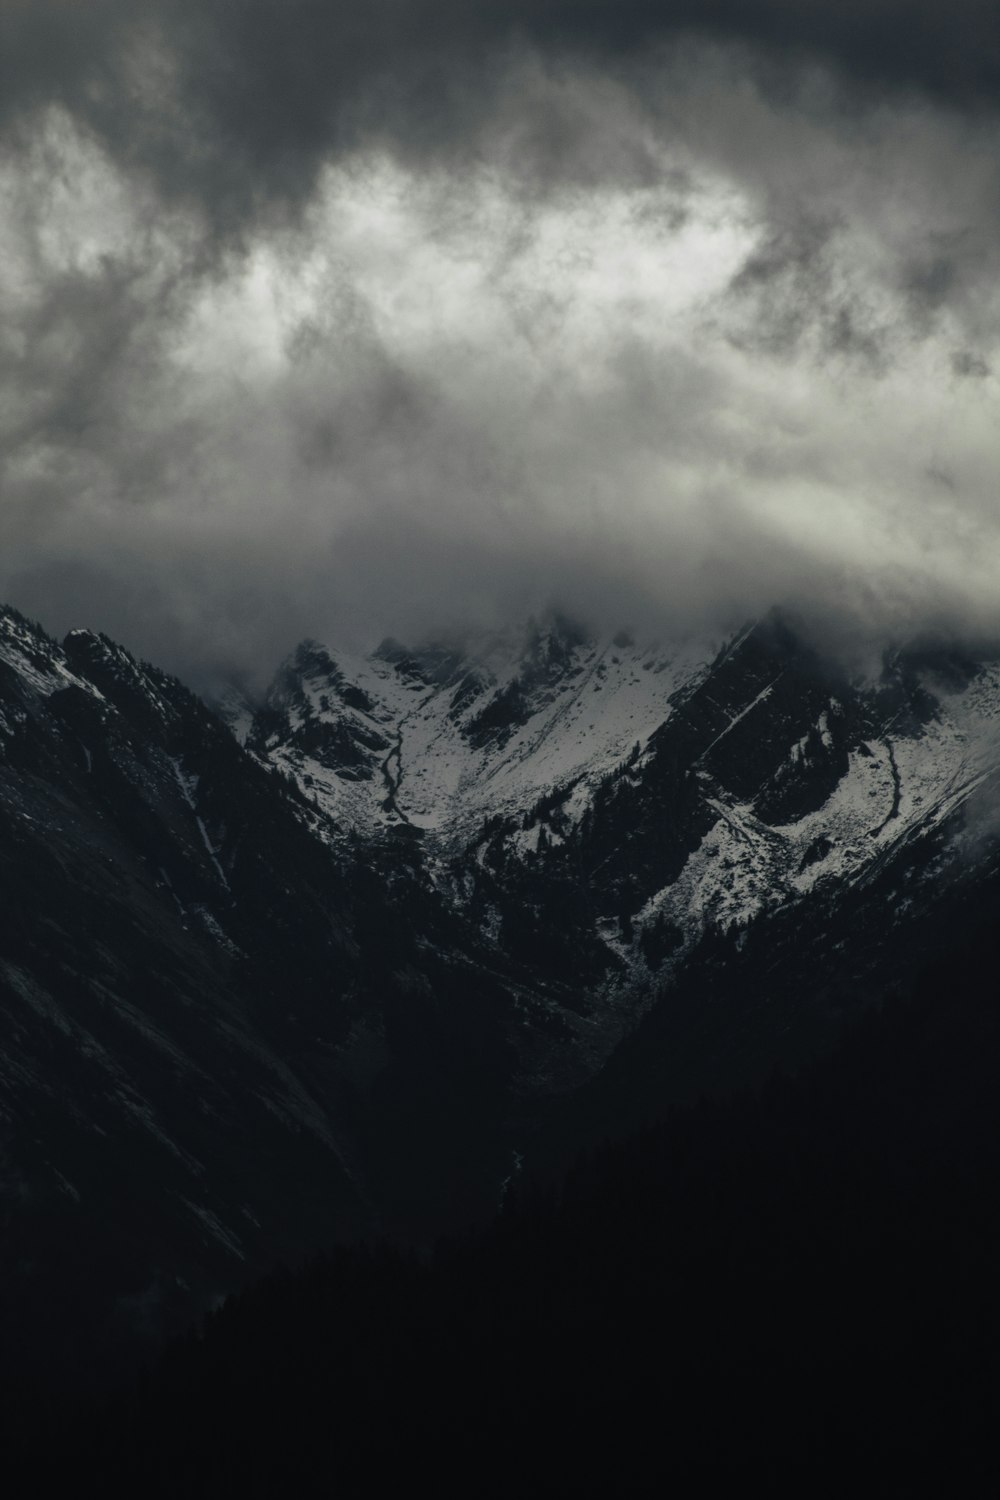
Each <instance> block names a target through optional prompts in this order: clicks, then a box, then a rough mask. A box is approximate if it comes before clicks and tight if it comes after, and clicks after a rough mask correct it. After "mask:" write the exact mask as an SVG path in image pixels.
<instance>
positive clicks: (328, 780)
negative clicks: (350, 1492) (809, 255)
mask: <svg viewBox="0 0 1000 1500" xmlns="http://www.w3.org/2000/svg"><path fill="white" fill-rule="evenodd" d="M217 708H218V713H216V712H213V711H212V710H211V709H210V708H208V707H206V705H205V704H204V703H202V702H201V701H200V700H199V699H198V698H197V697H195V695H194V694H192V693H191V692H189V691H188V690H187V689H186V688H185V687H184V686H183V685H181V684H180V683H178V682H177V681H176V680H175V679H172V678H170V677H169V676H167V675H165V674H164V673H162V672H160V671H159V670H157V669H156V668H155V667H152V666H150V665H149V664H147V663H143V662H140V661H137V660H136V659H135V658H134V657H132V656H131V655H130V654H129V653H128V652H127V651H126V650H125V649H124V648H122V647H121V646H119V645H117V644H115V643H114V642H112V641H110V640H108V639H107V638H106V637H103V636H100V635H95V634H92V633H90V632H87V631H74V632H73V633H72V634H71V635H70V636H68V637H67V639H66V640H65V641H63V642H62V643H59V642H56V641H55V640H53V639H52V638H50V637H49V636H48V635H47V634H46V633H45V631H44V630H43V629H41V628H40V627H38V626H36V625H33V624H32V623H31V622H29V621H27V620H25V619H24V618H23V617H21V616H20V615H18V614H17V613H16V612H15V611H12V610H2V611H0V897H2V900H3V911H4V920H3V923H2V925H0V1028H2V1038H3V1040H2V1046H0V1147H2V1158H0V1159H2V1164H3V1165H2V1174H0V1213H2V1215H3V1223H4V1225H5V1232H4V1238H3V1250H2V1253H3V1256H4V1263H3V1267H2V1269H3V1281H2V1285H3V1287H4V1294H3V1297H2V1299H0V1302H2V1306H0V1313H2V1315H3V1317H4V1318H5V1319H6V1321H7V1324H8V1344H9V1345H10V1346H13V1345H12V1344H11V1340H16V1339H17V1338H27V1337H28V1336H29V1333H30V1337H31V1339H32V1340H33V1341H34V1344H35V1346H36V1347H37V1348H38V1350H39V1351H40V1358H44V1359H49V1358H55V1359H57V1360H58V1361H59V1362H60V1363H62V1364H64V1365H66V1366H67V1367H69V1366H70V1365H71V1364H72V1362H73V1360H74V1359H76V1360H78V1361H90V1360H92V1358H93V1355H94V1350H95V1348H99V1347H100V1343H101V1339H102V1338H104V1339H105V1342H106V1344H107V1346H108V1348H109V1349H111V1348H113V1347H114V1346H115V1344H116V1340H117V1339H118V1338H119V1335H120V1334H121V1333H122V1331H123V1330H124V1329H126V1328H132V1329H135V1328H140V1329H141V1328H145V1329H147V1330H148V1332H149V1334H150V1336H151V1337H154V1338H157V1337H160V1336H161V1335H162V1334H163V1333H164V1332H165V1331H166V1330H168V1329H169V1328H170V1327H173V1326H177V1324H178V1323H179V1322H183V1320H184V1319H185V1318H186V1317H187V1316H189V1315H190V1313H191V1312H192V1311H193V1310H196V1309H197V1308H199V1307H204V1306H205V1305H207V1304H208V1303H210V1302H211V1301H212V1299H213V1298H214V1297H217V1296H219V1295H221V1294H222V1293H224V1292H225V1291H226V1290H228V1289H229V1288H231V1287H234V1286H237V1285H242V1284H244V1283H245V1282H247V1281H249V1280H252V1279H253V1277H254V1276H255V1275H257V1274H258V1273H259V1272H260V1271H261V1270H263V1269H266V1268H267V1267H268V1266H270V1265H271V1264H272V1263H273V1261H274V1260H275V1259H276V1258H283V1259H286V1260H292V1261H294V1260H296V1259H298V1258H300V1257H301V1256H302V1255H303V1254H307V1253H309V1252H311V1251H313V1250H315V1249H318V1248H319V1247H320V1246H321V1245H323V1244H331V1243H335V1242H338V1241H343V1240H351V1239H355V1238H357V1237H358V1236H359V1235H367V1234H388V1235H391V1236H395V1237H398V1238H402V1239H404V1240H408V1241H411V1242H416V1243H417V1244H418V1245H421V1246H426V1245H427V1244H429V1243H430V1242H431V1241H432V1240H433V1239H434V1237H435V1236H436V1235H437V1234H439V1233H441V1232H442V1231H458V1230H461V1229H463V1228H464V1227H465V1226H466V1225H467V1224H468V1223H470V1222H472V1221H473V1220H484V1219H488V1218H489V1216H490V1215H491V1214H492V1213H493V1212H494V1211H495V1209H496V1207H497V1205H498V1204H499V1202H500V1200H501V1197H502V1195H503V1193H504V1191H505V1190H506V1189H505V1184H509V1182H510V1180H511V1179H512V1178H513V1177H516V1174H517V1172H518V1170H519V1166H520V1163H521V1162H522V1161H523V1160H524V1159H527V1160H528V1162H529V1163H531V1164H532V1165H533V1166H534V1167H535V1168H536V1169H537V1170H542V1171H549V1170H557V1169H558V1168H559V1166H560V1164H561V1163H563V1162H565V1161H566V1160H567V1159H569V1158H570V1157H571V1156H572V1155H573V1153H574V1151H575V1150H576V1148H577V1146H578V1145H579V1144H580V1142H582V1141H585V1140H587V1139H590V1138H592V1137H594V1136H595V1135H597V1136H600V1135H602V1134H616V1133H621V1132H623V1131H627V1130H628V1129H629V1128H631V1127H632V1126H634V1125H635V1124H636V1122H637V1117H638V1115H639V1114H641V1113H645V1114H648V1115H650V1116H653V1115H655V1114H657V1113H658V1112H659V1111H660V1110H661V1109H662V1108H663V1107H664V1106H666V1105H667V1104H669V1103H671V1102H677V1101H683V1100H687V1099H690V1098H692V1097H697V1096H698V1095H699V1094H701V1093H702V1092H709V1093H720V1092H724V1091H725V1090H727V1089H728V1088H730V1087H732V1086H733V1085H738V1084H743V1083H754V1082H757V1081H759V1080H760V1079H762V1078H764V1077H766V1076H767V1075H768V1073H769V1072H771V1071H772V1070H773V1068H774V1067H775V1066H776V1065H786V1066H788V1067H791V1068H795V1067H797V1066H799V1065H800V1064H801V1063H802V1061H803V1060H804V1059H805V1058H807V1057H808V1056H810V1055H811V1054H812V1053H814V1052H816V1051H821V1050H824V1049H827V1048H829V1046H830V1045H832V1043H833V1041H834V1040H835V1039H836V1036H837V1035H838V1034H839V1031H840V1029H841V1028H842V1025H843V1023H844V1020H845V1017H848V1016H850V1015H851V1014H852V1013H853V1012H855V1011H857V1010H859V1009H862V1008H863V1007H864V1006H865V1005H866V1004H867V1003H868V1002H869V1001H870V1000H871V999H873V998H875V997H877V996H878V995H880V994H881V993H883V992H884V990H885V988H886V987H887V986H892V985H896V986H898V985H899V984H902V983H904V982H906V979H907V975H909V974H912V972H913V970H914V969H915V968H916V967H917V966H919V965H920V964H921V963H922V962H923V961H924V960H925V959H926V957H927V956H928V954H932V953H933V952H934V951H935V950H937V949H940V948H942V947H943V946H945V945H946V944H947V943H952V944H953V943H955V942H960V941H961V935H962V932H963V930H964V926H963V924H966V923H967V922H968V921H971V920H972V917H973V916H975V917H976V919H977V920H980V919H982V918H983V917H984V915H986V914H988V913H989V911H990V910H992V909H993V907H994V906H995V901H996V896H997V882H998V843H997V837H996V817H995V807H996V779H997V771H998V767H1000V665H998V661H997V659H996V657H995V656H994V655H992V654H990V653H989V652H985V651H977V652H974V653H970V652H969V651H968V650H962V649H959V648H958V647H956V646H953V645H950V644H944V643H941V642H935V643H924V644H917V645H911V646H910V647H908V648H906V649H904V650H895V651H892V652H887V653H886V655H885V657H884V659H883V660H882V661H881V662H880V664H879V665H878V667H877V668H876V669H873V670H871V671H869V672H868V673H867V674H864V675H856V674H852V673H850V672H848V671H847V670H846V669H845V668H843V667H842V666H839V665H838V664H837V663H836V662H831V661H830V660H828V659H827V658H826V657H825V656H824V655H823V654H821V653H819V652H817V650H816V649H815V648H814V647H813V646H811V645H810V644H809V642H808V640H807V639H806V638H805V637H804V635H803V634H802V632H800V631H797V630H795V629H794V628H793V627H792V626H791V625H790V624H789V623H788V622H787V621H786V620H784V619H783V618H782V617H781V616H779V615H772V616H769V617H768V618H766V619H764V620H762V621H760V622H757V623H756V624H754V625H751V626H747V627H746V628H744V629H743V630H741V631H740V632H738V633H737V634H735V635H734V636H732V637H731V638H730V639H728V640H724V641H720V642H710V641H703V640H697V639H689V640H686V641H681V642H674V643H659V644H656V643H652V642H643V641H640V640H638V639H635V638H634V637H633V636H632V635H630V634H629V633H627V632H621V633H619V634H617V635H615V636H613V637H610V636H609V637H606V638H605V637H595V636H594V635H593V634H592V633H590V632H588V631H586V630H584V629H583V628H582V627H580V626H578V625H576V624H573V623H572V622H569V621H567V620H565V619H564V618H561V617H560V616H558V615H556V614H552V615H550V616H548V617H546V618H544V619H542V620H539V621H533V622H529V624H528V625H527V626H525V627H523V628H519V629H509V630H506V631H503V632H498V633H495V634H492V635H487V634H480V635H478V636H471V637H469V638H468V639H465V640H461V641H459V640H449V641H444V642H432V643H430V644H425V645H423V646H422V647H419V648H416V649H412V650H409V649H404V648H403V647H402V646H400V645H399V644H398V643H396V642H393V641H387V642H383V643H382V645H381V646H380V647H379V648H378V649H377V650H375V651H374V652H372V653H371V654H370V655H369V656H358V655H356V654H354V655H352V654H349V653H346V652H343V651H338V650H336V649H334V648H333V647H323V646H320V645H318V644H317V643H315V642H305V643H303V644H302V645H301V646H300V647H299V648H298V649H297V650H296V651H295V652H294V653H293V654H292V656H291V657H290V658H289V659H288V661H287V662H286V663H285V664H284V665H283V666H282V667H281V668H280V670H279V671H278V673H277V675H276V677H275V679H274V682H273V684H272V686H271V687H270V689H269V690H268V691H267V693H266V694H265V695H264V696H263V699H262V701H260V702H252V701H250V699H249V698H248V697H247V695H246V693H245V692H236V691H234V692H233V693H230V694H229V695H228V696H227V698H226V699H225V700H224V701H220V702H219V703H218V705H217ZM224 720H225V722H223V721H224ZM227 725H228V727H227ZM67 1245H72V1247H73V1253H72V1256H71V1257H67V1254H66V1247H67ZM101 1330H105V1332H104V1333H102V1332H101Z"/></svg>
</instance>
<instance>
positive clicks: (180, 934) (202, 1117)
mask: <svg viewBox="0 0 1000 1500" xmlns="http://www.w3.org/2000/svg"><path fill="white" fill-rule="evenodd" d="M0 634H2V646H3V648H4V649H3V657H2V659H0V672H2V681H0V716H2V732H0V903H2V907H0V909H2V912H3V920H2V927H0V1028H2V1036H3V1041H2V1051H0V1083H2V1097H0V1109H2V1115H0V1141H2V1149H3V1161H4V1170H3V1181H2V1188H0V1194H2V1200H0V1201H2V1209H0V1212H2V1215H3V1223H4V1234H3V1240H2V1254H3V1257H4V1264H3V1300H4V1303H5V1305H6V1307H7V1311H8V1315H9V1316H11V1317H14V1318H15V1320H16V1321H17V1322H18V1323H19V1324H20V1323H22V1322H23V1323H24V1324H25V1327H26V1328H32V1333H31V1337H32V1338H34V1339H35V1340H36V1341H37V1343H38V1345H39V1347H40V1348H41V1347H50V1345H49V1340H48V1339H47V1338H46V1337H44V1336H43V1335H42V1333H41V1330H40V1329H39V1328H33V1326H32V1324H31V1319H32V1318H34V1317H36V1316H37V1315H39V1313H40V1312H41V1310H42V1309H46V1310H47V1311H46V1313H45V1316H46V1319H47V1321H48V1322H49V1333H50V1334H51V1338H52V1341H53V1343H55V1345H56V1347H58V1338H59V1329H60V1328H62V1329H64V1330H65V1334H66V1337H67V1338H69V1339H70V1340H71V1341H72V1339H73V1338H74V1337H76V1336H79V1335H80V1327H79V1326H78V1325H79V1318H78V1316H77V1315H78V1314H79V1313H80V1311H81V1310H82V1309H83V1308H84V1307H86V1309H87V1317H86V1319H85V1321H86V1323H87V1325H88V1337H89V1336H90V1334H92V1332H93V1329H92V1327H91V1326H90V1325H91V1324H93V1323H95V1322H96V1323H97V1324H100V1323H102V1322H108V1321H109V1320H110V1322H112V1323H113V1322H114V1321H115V1317H116V1316H117V1315H118V1314H119V1313H120V1314H121V1318H122V1320H123V1321H127V1320H129V1319H134V1317H135V1315H136V1314H137V1313H138V1315H139V1318H138V1320H139V1321H140V1322H142V1321H143V1320H147V1321H148V1322H149V1324H150V1326H151V1327H154V1326H155V1325H156V1324H157V1322H158V1320H159V1318H160V1316H161V1308H163V1309H166V1308H169V1306H170V1305H171V1304H172V1303H174V1302H175V1301H177V1302H180V1303H182V1304H185V1305H186V1306H187V1307H190V1305H191V1299H192V1297H204V1296H205V1295H207V1294H208V1293H209V1292H211V1291H216V1290H218V1291H221V1290H225V1289H226V1288H228V1287H230V1286H232V1285H233V1284H234V1280H240V1279H242V1278H243V1277H244V1276H245V1275H247V1274H249V1273H251V1272H252V1270H253V1268H255V1267H256V1268H258V1269H263V1268H264V1267H266V1266H267V1265H268V1264H269V1263H270V1261H271V1260H272V1258H273V1256H274V1255H275V1254H278V1253H286V1254H293V1253H296V1252H297V1251H301V1249H302V1248H304V1247H305V1246H306V1245H308V1244H310V1243H312V1244H319V1243H321V1242H323V1241H324V1240H325V1239H329V1238H330V1237H331V1236H337V1235H339V1234H342V1233H344V1232H354V1231H358V1230H360V1229H361V1228H362V1227H363V1226H364V1224H365V1223H366V1222H370V1218H369V1213H368V1210H367V1208H366V1206H365V1202H364V1193H363V1190H362V1189H361V1188H360V1185H359V1184H358V1183H357V1182H356V1181H354V1180H352V1176H353V1174H352V1170H351V1167H350V1165H349V1162H348V1160H347V1155H345V1152H346V1144H345V1140H344V1138H343V1136H342V1133H341V1132H340V1131H339V1129H338V1126H337V1124H336V1122H335V1121H334V1120H333V1118H332V1116H331V1115H330V1113H329V1112H328V1110H327V1109H326V1107H325V1102H324V1101H323V1100H322V1099H321V1098H320V1097H319V1096H317V1094H316V1092H315V1091H313V1090H311V1089H310V1088H309V1087H308V1085H307V1083H306V1082H305V1081H304V1079H303V1075H302V1072H301V1071H299V1070H297V1067H296V1062H297V1059H298V1058H299V1057H300V1056H301V1055H302V1054H303V1053H304V1052H306V1051H308V1052H309V1054H310V1056H312V1055H314V1054H315V1053H316V1052H317V1051H319V1052H321V1051H322V1050H323V1049H324V1048H326V1049H333V1048H334V1047H335V1046H336V1044H337V1043H338V1041H340V1040H341V1039H342V1038H343V1036H344V1035H345V1033H346V1030H347V1028H348V1026H349V1025H350V1022H351V1007H350V1003H349V1001H348V998H347V991H348V988H349V985H350V983H351V980H352V976H353V972H354V967H355V962H354V953H353V949H352V945H351V943H350V940H349V938H348V936H347V934H346V931H345V912H346V907H347V902H346V898H345V896H344V894H343V891H342V887H343V881H342V879H341V878H340V877H338V875H337V873H336V871H335V869H334V868H333V865H332V862H331V860H330V856H329V853H328V851H327V850H326V849H325V848H324V847H323V846H322V845H321V844H320V843H318V842H317V841H316V840H315V839H314V838H313V837H312V836H311V835H310V834H309V832H308V829H307V827H306V826H305V822H304V819H303V815H302V812H301V810H300V809H298V808H297V807H296V806H295V802H294V799H293V796H292V793H291V792H290V791H286V790H284V789H283V788H282V787H281V785H280V783H279V782H278V781H277V780H276V778H275V777H274V775H273V774H270V773H268V772H267V771H265V770H264V769H262V768H261V767H260V766H259V765H257V764H255V763H254V762H253V761H252V760H251V759H250V758H249V757H247V756H246V755H245V754H244V753H243V752H242V751H241V750H240V749H239V747H238V746H237V745H236V744H235V742H234V741H233V740H232V738H231V736H230V735H229V734H228V733H227V732H226V731H225V730H224V728H223V727H222V726H221V725H220V724H219V723H218V721H217V720H216V719H215V718H214V717H213V716H212V715H211V714H210V713H209V712H208V711H207V710H206V709H205V708H204V706H203V705H202V704H201V703H200V702H199V701H198V700H197V699H196V698H194V697H193V696H192V695H191V694H190V693H188V692H187V691H186V690H184V689H183V688H181V686H180V685H179V684H177V683H175V682H172V681H171V680H170V679H168V678H166V677H164V676H163V675H162V674H160V673H157V672H155V671H154V670H152V669H150V668H146V667H141V666H140V665H139V664H138V663H136V662H135V661H133V660H132V658H130V657H129V656H128V655H127V653H125V652H123V651H122V650H121V649H120V648H118V647H115V646H114V645H113V644H112V643H111V642H109V641H106V640H104V639H103V638H100V637H95V636H90V635H85V634H75V635H74V636H72V637H70V639H69V640H68V642H67V644H66V648H65V650H63V649H62V648H60V647H59V646H57V645H56V643H55V642H53V641H51V640H49V639H48V638H47V637H45V636H44V634H43V633H42V632H40V631H38V630H37V629H35V628H34V627H31V626H30V625H29V624H28V623H27V622H25V621H23V620H21V619H20V618H19V617H17V616H15V615H13V614H6V615H4V616H3V617H0ZM12 662H13V663H14V665H13V666H12ZM68 1244H72V1245H73V1255H72V1257H67V1254H66V1249H67V1245H68ZM22 1314H23V1318H22Z"/></svg>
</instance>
